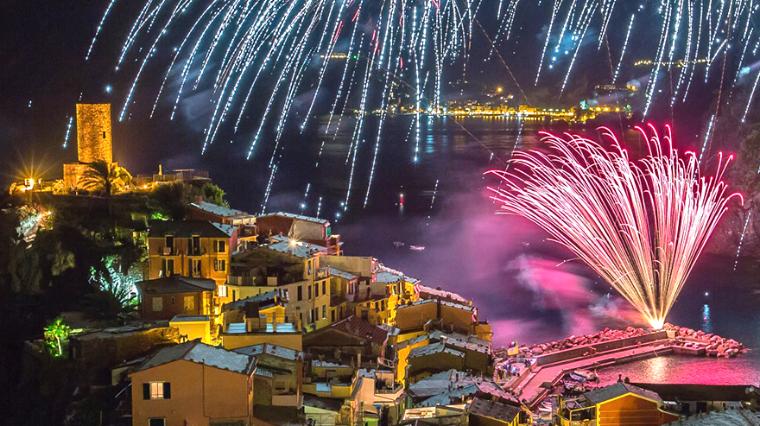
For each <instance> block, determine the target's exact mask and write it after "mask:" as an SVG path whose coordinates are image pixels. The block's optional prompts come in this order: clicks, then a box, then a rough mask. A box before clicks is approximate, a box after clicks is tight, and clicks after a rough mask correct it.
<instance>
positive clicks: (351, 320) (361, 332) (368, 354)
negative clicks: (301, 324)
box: [304, 316, 388, 368]
mask: <svg viewBox="0 0 760 426" xmlns="http://www.w3.org/2000/svg"><path fill="white" fill-rule="evenodd" d="M387 339H388V330H386V329H384V328H381V327H378V326H376V325H372V324H370V323H368V322H367V321H364V320H362V319H361V318H357V317H355V316H351V317H348V318H346V319H344V320H341V321H338V322H336V323H335V324H331V325H330V326H328V327H325V328H323V329H320V330H317V331H314V332H311V333H309V334H307V335H305V336H304V348H305V351H306V352H308V353H310V354H311V355H312V356H314V357H319V356H322V357H323V358H325V359H328V360H332V361H338V362H341V363H343V364H346V365H352V366H355V368H360V367H362V366H363V365H365V363H369V365H373V364H374V365H376V364H377V360H378V357H382V354H383V353H384V350H385V346H386V343H387Z"/></svg>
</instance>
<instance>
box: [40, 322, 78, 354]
mask: <svg viewBox="0 0 760 426" xmlns="http://www.w3.org/2000/svg"><path fill="white" fill-rule="evenodd" d="M69 334H71V327H69V326H68V325H66V323H64V322H63V318H61V317H58V318H56V319H54V320H53V322H51V323H50V324H48V325H47V326H45V330H44V336H45V346H47V348H48V352H50V355H52V356H53V357H55V358H60V357H62V356H63V343H64V342H65V341H67V340H68V338H69Z"/></svg>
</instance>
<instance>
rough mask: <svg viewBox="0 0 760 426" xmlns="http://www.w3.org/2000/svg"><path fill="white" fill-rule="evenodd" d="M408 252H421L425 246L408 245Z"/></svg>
mask: <svg viewBox="0 0 760 426" xmlns="http://www.w3.org/2000/svg"><path fill="white" fill-rule="evenodd" d="M409 250H414V251H423V250H425V246H411V245H410V246H409Z"/></svg>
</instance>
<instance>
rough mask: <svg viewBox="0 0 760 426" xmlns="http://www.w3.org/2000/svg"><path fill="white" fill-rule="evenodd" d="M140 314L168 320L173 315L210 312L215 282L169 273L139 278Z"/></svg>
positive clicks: (149, 317) (145, 316)
mask: <svg viewBox="0 0 760 426" xmlns="http://www.w3.org/2000/svg"><path fill="white" fill-rule="evenodd" d="M136 286H137V291H138V293H139V296H140V316H141V317H142V319H145V320H170V319H172V318H174V317H175V316H176V315H194V316H198V315H204V316H209V315H212V313H213V306H214V292H215V289H216V284H215V283H214V281H212V280H210V279H204V278H188V277H184V276H179V275H170V276H168V277H161V278H155V279H148V280H144V281H139V282H138V283H137V284H136Z"/></svg>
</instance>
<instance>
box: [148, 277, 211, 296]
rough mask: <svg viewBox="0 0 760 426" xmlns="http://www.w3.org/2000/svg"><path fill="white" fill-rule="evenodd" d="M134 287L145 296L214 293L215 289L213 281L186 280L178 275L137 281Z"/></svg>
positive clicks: (201, 279) (200, 279)
mask: <svg viewBox="0 0 760 426" xmlns="http://www.w3.org/2000/svg"><path fill="white" fill-rule="evenodd" d="M135 285H136V286H137V288H138V289H139V290H140V292H142V293H146V294H171V293H199V292H202V291H214V289H215V288H216V284H215V283H214V280H208V279H204V278H188V277H183V276H180V275H172V276H171V277H163V278H156V279H152V280H144V281H139V282H137V283H136V284H135Z"/></svg>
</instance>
